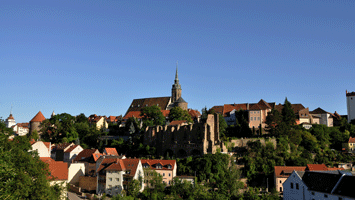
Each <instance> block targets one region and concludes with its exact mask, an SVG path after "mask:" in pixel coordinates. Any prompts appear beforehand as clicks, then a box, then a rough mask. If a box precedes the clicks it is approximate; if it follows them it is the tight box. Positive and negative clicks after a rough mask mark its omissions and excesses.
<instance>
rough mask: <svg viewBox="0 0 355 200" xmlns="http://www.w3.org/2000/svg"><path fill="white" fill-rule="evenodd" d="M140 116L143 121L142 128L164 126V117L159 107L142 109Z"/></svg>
mask: <svg viewBox="0 0 355 200" xmlns="http://www.w3.org/2000/svg"><path fill="white" fill-rule="evenodd" d="M141 116H142V120H143V128H145V127H148V126H158V125H164V124H165V117H164V115H163V113H162V112H161V111H160V107H158V106H156V105H154V106H149V107H144V108H143V109H142V110H141Z"/></svg>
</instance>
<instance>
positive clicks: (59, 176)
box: [40, 157, 68, 199]
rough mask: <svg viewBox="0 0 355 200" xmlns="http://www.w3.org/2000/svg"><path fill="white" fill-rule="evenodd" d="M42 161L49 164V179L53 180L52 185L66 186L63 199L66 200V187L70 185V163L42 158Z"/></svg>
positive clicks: (62, 195)
mask: <svg viewBox="0 0 355 200" xmlns="http://www.w3.org/2000/svg"><path fill="white" fill-rule="evenodd" d="M40 159H41V160H42V161H43V162H45V163H47V164H48V169H49V175H48V177H47V178H48V179H49V180H51V181H50V185H54V184H58V185H62V186H64V187H63V188H64V190H63V191H62V194H61V199H66V197H67V190H66V186H67V184H68V163H66V162H62V161H54V160H53V159H52V158H50V157H41V158H40Z"/></svg>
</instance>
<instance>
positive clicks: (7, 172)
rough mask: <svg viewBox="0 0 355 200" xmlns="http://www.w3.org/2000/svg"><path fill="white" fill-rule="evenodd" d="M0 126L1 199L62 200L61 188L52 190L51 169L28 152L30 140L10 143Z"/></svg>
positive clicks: (34, 154) (19, 139) (16, 138)
mask: <svg viewBox="0 0 355 200" xmlns="http://www.w3.org/2000/svg"><path fill="white" fill-rule="evenodd" d="M4 126H5V125H4V124H3V123H0V199H59V198H60V195H61V191H62V187H61V186H60V185H53V186H50V184H49V180H48V179H47V175H48V174H49V172H48V165H47V164H46V163H44V162H42V161H41V160H40V159H39V157H38V154H37V152H35V151H31V152H29V150H30V149H31V145H30V142H29V138H27V137H15V138H14V139H13V141H9V140H8V136H7V135H5V132H4V131H6V129H5V128H4Z"/></svg>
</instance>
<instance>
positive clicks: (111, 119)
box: [106, 116, 122, 122]
mask: <svg viewBox="0 0 355 200" xmlns="http://www.w3.org/2000/svg"><path fill="white" fill-rule="evenodd" d="M121 118H122V116H117V117H115V116H109V117H107V118H106V120H107V121H109V122H117V121H119V120H120V119H121Z"/></svg>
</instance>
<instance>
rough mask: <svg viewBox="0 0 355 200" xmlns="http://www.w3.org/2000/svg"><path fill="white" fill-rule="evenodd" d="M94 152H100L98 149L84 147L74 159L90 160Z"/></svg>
mask: <svg viewBox="0 0 355 200" xmlns="http://www.w3.org/2000/svg"><path fill="white" fill-rule="evenodd" d="M93 153H99V150H97V149H84V150H82V151H81V152H80V153H79V154H78V155H77V156H76V157H75V159H74V161H88V160H89V158H90V157H91V156H92V154H93Z"/></svg>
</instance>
